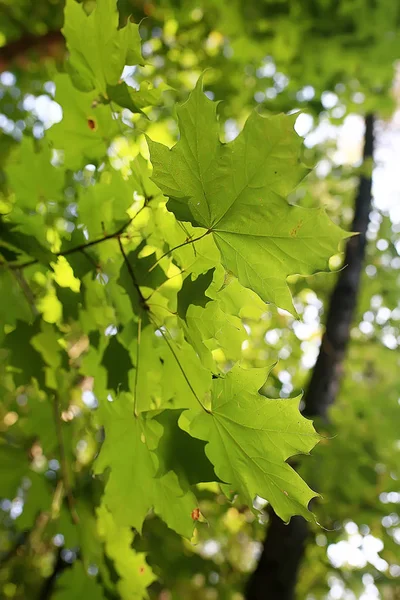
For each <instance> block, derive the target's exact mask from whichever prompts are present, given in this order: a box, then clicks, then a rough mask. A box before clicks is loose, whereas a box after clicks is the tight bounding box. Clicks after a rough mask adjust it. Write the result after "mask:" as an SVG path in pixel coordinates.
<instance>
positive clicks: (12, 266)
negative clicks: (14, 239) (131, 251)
mask: <svg viewBox="0 0 400 600" xmlns="http://www.w3.org/2000/svg"><path fill="white" fill-rule="evenodd" d="M139 212H140V211H139ZM139 212H138V213H136V215H135V217H136V216H137V215H138V214H139ZM135 217H132V219H129V221H127V222H126V223H124V225H122V227H120V228H119V229H118V230H117V231H115V232H114V233H109V234H108V235H104V236H103V237H101V238H97V239H95V240H92V241H91V242H87V243H85V244H80V245H79V246H75V247H74V248H68V250H64V251H63V252H56V253H55V254H54V256H57V257H58V256H69V255H70V254H74V253H75V252H85V251H86V250H87V249H88V248H91V246H96V245H97V244H101V243H102V242H106V241H107V240H112V239H115V238H119V236H120V235H121V234H122V233H123V232H124V231H125V229H126V228H127V227H128V226H129V225H130V224H131V223H132V221H133V219H134V218H135ZM38 262H40V261H39V260H38V259H37V258H34V259H32V260H28V261H26V262H25V263H19V264H18V263H7V262H3V263H0V266H5V267H7V268H8V269H11V270H16V269H17V270H18V269H25V268H26V267H30V266H32V265H36V264H37V263H38ZM96 266H97V265H96Z"/></svg>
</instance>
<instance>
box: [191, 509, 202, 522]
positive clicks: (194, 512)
mask: <svg viewBox="0 0 400 600" xmlns="http://www.w3.org/2000/svg"><path fill="white" fill-rule="evenodd" d="M192 519H193V521H198V520H199V519H200V509H199V508H194V509H193V510H192Z"/></svg>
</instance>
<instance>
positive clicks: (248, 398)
mask: <svg viewBox="0 0 400 600" xmlns="http://www.w3.org/2000/svg"><path fill="white" fill-rule="evenodd" d="M267 373H268V369H249V370H245V369H243V368H241V367H240V366H238V365H236V366H235V367H234V368H233V369H232V370H231V371H230V372H229V373H228V374H227V376H226V377H224V378H218V379H216V380H214V389H213V394H212V400H211V407H210V411H209V412H205V411H201V412H199V411H196V412H193V411H185V412H184V413H183V415H182V417H181V419H180V425H181V426H182V428H183V429H185V430H186V431H188V433H190V434H191V435H193V436H194V437H197V438H199V439H201V440H204V441H207V442H208V444H207V446H206V454H207V456H208V458H209V459H210V461H211V462H212V463H213V465H214V467H215V472H216V474H217V475H218V477H219V478H220V479H221V480H222V481H224V482H226V483H228V484H230V485H231V486H233V487H234V489H235V490H236V491H238V492H239V493H240V494H241V495H242V496H243V497H244V498H245V500H246V501H247V502H248V503H249V505H250V506H251V505H252V503H253V500H254V498H255V496H256V495H258V496H261V497H262V498H265V499H266V500H268V501H269V502H270V503H271V505H272V507H273V509H274V511H275V512H276V514H277V515H278V516H279V517H281V519H282V520H283V521H288V520H289V519H290V517H291V516H292V515H295V514H301V515H303V516H304V517H305V518H306V519H308V520H309V519H310V518H311V513H310V512H309V511H308V508H307V506H308V503H309V502H310V500H311V499H312V498H313V497H314V496H316V494H315V493H314V492H313V491H312V490H311V489H310V488H309V487H308V486H307V484H306V483H305V482H304V481H303V480H302V479H301V477H300V476H299V475H298V474H297V473H296V471H294V469H292V467H290V466H289V465H288V464H287V463H286V462H285V461H286V460H287V459H288V458H289V457H291V456H294V455H296V454H300V453H303V454H305V453H309V452H310V451H311V449H312V448H313V447H314V446H315V444H316V443H317V442H318V440H319V436H318V434H317V433H316V432H315V430H314V427H313V425H312V421H309V420H307V419H305V418H304V417H302V416H301V414H300V412H299V410H298V405H299V401H300V398H299V397H296V398H290V399H284V400H270V399H269V398H266V397H265V396H261V395H260V394H259V393H258V390H259V389H260V388H261V386H262V385H263V384H264V382H265V380H266V377H267Z"/></svg>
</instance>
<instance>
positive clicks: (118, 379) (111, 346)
mask: <svg viewBox="0 0 400 600" xmlns="http://www.w3.org/2000/svg"><path fill="white" fill-rule="evenodd" d="M101 364H102V365H103V367H104V368H105V369H106V370H107V387H108V388H109V389H111V390H115V391H118V390H121V391H128V390H129V371H130V369H132V368H133V365H132V362H131V359H130V356H129V353H128V352H127V350H126V349H125V348H124V346H123V345H122V344H121V343H120V342H119V341H118V338H117V336H116V335H113V336H111V338H110V341H109V343H108V346H107V348H106V350H105V352H104V354H103V360H102V361H101Z"/></svg>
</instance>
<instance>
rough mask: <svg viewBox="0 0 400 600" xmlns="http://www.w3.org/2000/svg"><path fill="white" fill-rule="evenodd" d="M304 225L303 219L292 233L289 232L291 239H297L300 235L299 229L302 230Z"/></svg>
mask: <svg viewBox="0 0 400 600" xmlns="http://www.w3.org/2000/svg"><path fill="white" fill-rule="evenodd" d="M302 225H303V219H301V221H299V222H298V223H297V225H296V226H295V227H293V229H291V231H290V232H289V235H290V237H296V235H297V234H298V233H299V229H300V228H301V226H302Z"/></svg>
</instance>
